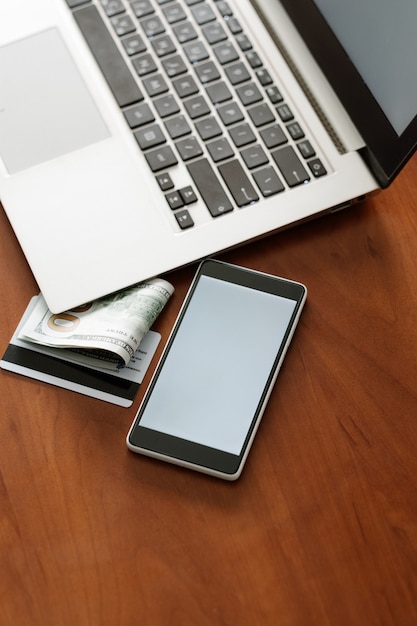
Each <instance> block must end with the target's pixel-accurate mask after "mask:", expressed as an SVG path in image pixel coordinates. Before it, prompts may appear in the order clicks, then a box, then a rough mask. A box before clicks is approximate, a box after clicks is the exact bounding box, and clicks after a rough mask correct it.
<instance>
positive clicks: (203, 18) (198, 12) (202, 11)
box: [191, 2, 216, 26]
mask: <svg viewBox="0 0 417 626" xmlns="http://www.w3.org/2000/svg"><path fill="white" fill-rule="evenodd" d="M191 13H192V14H193V16H194V19H195V21H196V22H197V24H199V25H200V26H201V25H202V24H207V22H213V21H214V20H215V19H216V16H215V14H214V11H213V9H212V8H211V6H209V5H208V4H206V3H205V2H204V3H202V4H200V5H198V6H196V7H194V8H192V9H191Z"/></svg>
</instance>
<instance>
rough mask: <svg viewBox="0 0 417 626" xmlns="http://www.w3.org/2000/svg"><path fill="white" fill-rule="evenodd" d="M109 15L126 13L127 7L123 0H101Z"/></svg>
mask: <svg viewBox="0 0 417 626" xmlns="http://www.w3.org/2000/svg"><path fill="white" fill-rule="evenodd" d="M100 4H101V6H102V7H103V9H104V11H105V13H106V15H107V17H112V16H113V15H117V14H118V13H124V11H125V8H124V6H123V3H122V2H121V0H100Z"/></svg>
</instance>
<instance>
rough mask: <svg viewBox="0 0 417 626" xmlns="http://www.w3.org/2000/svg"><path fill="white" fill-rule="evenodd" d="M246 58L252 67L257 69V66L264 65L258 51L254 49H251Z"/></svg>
mask: <svg viewBox="0 0 417 626" xmlns="http://www.w3.org/2000/svg"><path fill="white" fill-rule="evenodd" d="M246 58H247V60H248V63H249V65H250V66H251V68H252V69H254V70H255V69H256V68H257V67H261V66H262V61H261V59H260V57H259V54H258V53H257V52H254V51H253V50H249V52H247V53H246Z"/></svg>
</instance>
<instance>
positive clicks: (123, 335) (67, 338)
mask: <svg viewBox="0 0 417 626" xmlns="http://www.w3.org/2000/svg"><path fill="white" fill-rule="evenodd" d="M173 292H174V287H173V286H172V285H171V283H169V282H168V281H166V280H163V279H162V278H154V279H152V280H148V281H146V282H143V283H140V284H139V285H136V286H134V287H132V288H130V289H126V290H124V291H120V292H118V293H115V294H112V295H111V296H108V297H106V298H101V299H100V300H94V301H93V302H90V303H88V304H86V305H84V306H81V307H78V308H76V309H73V310H70V311H65V312H63V313H58V314H54V313H51V311H50V310H49V309H48V307H47V304H46V302H45V300H44V298H43V297H42V295H41V294H40V295H39V297H38V301H37V303H36V306H35V308H34V310H33V311H32V313H31V315H30V317H29V319H28V320H27V321H26V323H25V324H24V326H23V327H22V329H21V330H20V333H19V339H21V340H23V341H29V342H33V343H38V344H42V345H44V346H53V347H54V348H65V349H66V353H65V357H66V359H67V360H68V359H69V360H73V361H75V362H78V363H82V364H84V365H90V366H97V367H104V368H108V369H119V368H121V367H125V366H126V365H127V364H128V363H129V361H130V359H131V357H132V356H133V354H134V353H135V351H136V350H137V348H138V346H139V344H140V342H141V341H142V339H143V338H144V336H145V335H146V333H147V332H148V330H149V329H150V328H151V326H152V324H153V323H154V321H155V320H156V318H157V317H158V315H159V313H160V312H161V311H162V309H163V308H164V306H165V304H166V303H167V302H168V300H169V298H170V297H171V295H172V293H173Z"/></svg>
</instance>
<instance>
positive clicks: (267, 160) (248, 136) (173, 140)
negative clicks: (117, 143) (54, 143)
mask: <svg viewBox="0 0 417 626" xmlns="http://www.w3.org/2000/svg"><path fill="white" fill-rule="evenodd" d="M66 1H67V4H68V6H69V7H70V8H71V9H73V15H74V18H75V21H76V22H77V24H78V26H79V28H80V30H81V32H82V34H83V35H84V37H85V39H86V41H87V43H88V45H89V47H90V49H91V51H92V53H93V55H94V57H95V59H96V61H97V63H98V65H99V66H100V68H101V71H102V72H103V74H104V77H105V78H106V81H107V83H108V85H109V87H110V89H111V91H112V92H113V95H114V97H115V99H116V101H117V103H118V105H119V107H120V108H121V110H122V112H123V115H124V117H125V120H126V123H127V124H128V126H129V128H130V129H131V131H132V133H133V135H134V137H135V139H136V141H137V143H138V146H139V148H140V150H141V151H142V152H143V154H144V156H145V158H146V161H147V163H148V165H149V167H150V169H151V171H152V172H153V174H154V175H155V177H156V180H157V182H158V184H159V187H160V189H161V192H162V193H163V194H164V195H165V198H166V201H167V204H168V207H169V208H170V210H171V211H172V212H173V214H174V215H175V218H176V223H177V225H178V227H179V229H181V230H184V229H188V228H192V227H193V226H194V225H195V223H196V219H195V216H194V215H193V210H192V205H193V203H195V202H196V201H197V200H198V198H199V197H201V198H202V200H203V201H204V203H205V205H206V207H207V209H208V212H209V213H208V214H209V215H211V216H212V217H213V218H216V217H218V216H220V215H223V214H225V213H228V212H230V211H233V210H237V209H238V208H241V207H246V206H248V205H252V204H256V203H257V202H258V201H259V200H260V199H261V198H262V197H265V198H267V197H270V196H273V195H275V194H279V193H282V192H284V191H285V190H288V189H291V188H294V187H297V186H298V185H302V184H305V183H307V182H309V181H310V180H311V179H314V178H319V177H321V176H324V175H325V174H326V173H327V172H326V169H325V167H324V165H323V163H322V161H321V160H320V159H319V157H318V156H317V154H316V150H315V148H314V147H313V144H312V142H311V141H310V140H309V138H308V137H307V136H306V134H305V132H304V129H303V127H302V125H301V124H300V123H299V122H298V121H297V120H296V118H295V116H294V114H293V111H292V109H291V107H290V106H289V105H288V103H287V102H285V100H284V98H283V96H282V90H281V89H280V87H279V85H277V84H276V82H275V81H274V80H273V78H272V77H271V75H270V73H269V71H268V69H267V68H266V67H265V66H264V63H263V60H262V58H261V56H260V54H259V53H258V52H257V51H256V50H255V49H254V47H253V46H252V42H251V40H250V38H249V37H248V35H247V33H245V32H244V29H243V28H242V26H241V24H240V23H239V21H238V19H237V18H236V16H235V15H234V14H233V10H232V9H231V7H230V5H229V4H228V3H227V2H226V1H224V0H206V1H203V0H182V1H178V0H176V1H172V0H129V1H128V0H99V2H97V3H95V2H92V1H91V0H66ZM181 163H184V165H185V167H186V169H187V171H188V175H189V184H187V185H185V186H182V187H181V188H177V187H176V186H175V185H174V182H173V179H175V176H174V172H175V167H177V166H178V165H179V164H181Z"/></svg>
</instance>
